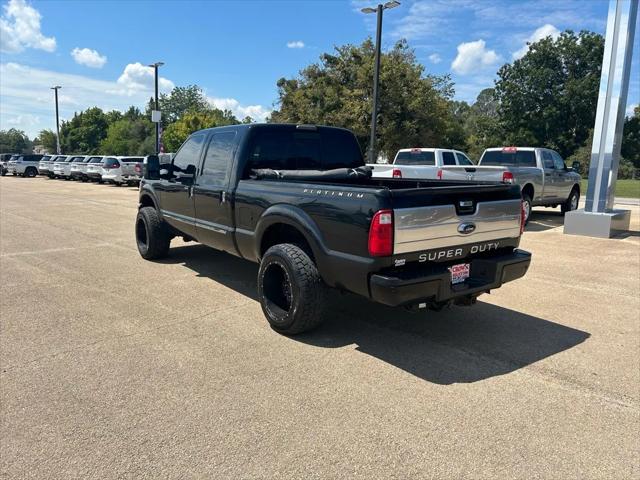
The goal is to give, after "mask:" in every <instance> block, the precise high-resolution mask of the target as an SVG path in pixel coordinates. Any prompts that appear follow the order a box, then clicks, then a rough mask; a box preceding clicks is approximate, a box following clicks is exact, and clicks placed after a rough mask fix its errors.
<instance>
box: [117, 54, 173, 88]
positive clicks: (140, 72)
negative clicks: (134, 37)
mask: <svg viewBox="0 0 640 480" xmlns="http://www.w3.org/2000/svg"><path fill="white" fill-rule="evenodd" d="M173 87H174V84H173V82H172V81H171V80H167V79H166V78H164V77H160V78H159V79H158V88H159V89H160V91H162V92H168V91H170V90H171V89H172V88H173ZM153 91H154V71H153V68H152V67H149V66H146V65H142V64H141V63H139V62H136V63H130V64H128V65H127V66H126V67H124V72H122V75H120V77H119V78H118V81H117V88H116V89H114V90H110V91H109V92H108V93H115V94H124V95H127V96H130V97H131V96H134V95H136V94H139V93H141V92H146V94H147V95H148V94H152V93H153Z"/></svg>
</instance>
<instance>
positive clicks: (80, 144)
mask: <svg viewBox="0 0 640 480" xmlns="http://www.w3.org/2000/svg"><path fill="white" fill-rule="evenodd" d="M107 127H108V122H107V116H106V115H105V113H104V112H103V111H102V110H101V109H100V108H98V107H92V108H88V109H87V110H85V111H83V112H80V113H76V114H74V116H73V118H72V119H71V120H69V121H66V122H62V126H61V127H60V143H61V146H62V151H63V152H64V153H71V154H75V153H79V154H93V153H97V152H98V149H99V148H100V143H101V142H102V140H103V139H104V138H105V137H106V135H107Z"/></svg>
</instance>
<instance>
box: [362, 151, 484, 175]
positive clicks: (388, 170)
mask: <svg viewBox="0 0 640 480" xmlns="http://www.w3.org/2000/svg"><path fill="white" fill-rule="evenodd" d="M369 166H370V167H372V168H373V177H376V178H417V179H437V178H441V177H440V176H439V175H440V172H441V168H442V167H443V166H464V167H467V166H473V162H472V161H471V160H469V157H467V155H466V154H465V153H463V152H461V151H459V150H452V149H448V148H426V147H421V148H402V149H400V150H398V152H397V153H396V156H395V157H394V159H393V162H391V163H389V164H379V163H377V164H373V165H372V164H369Z"/></svg>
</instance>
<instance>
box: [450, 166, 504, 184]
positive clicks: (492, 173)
mask: <svg viewBox="0 0 640 480" xmlns="http://www.w3.org/2000/svg"><path fill="white" fill-rule="evenodd" d="M440 169H441V170H442V180H481V181H488V182H501V181H502V174H503V173H504V172H505V171H506V170H507V168H506V167H493V166H491V167H483V166H480V165H478V166H473V167H472V166H461V165H457V166H453V165H451V166H447V167H441V168H440Z"/></svg>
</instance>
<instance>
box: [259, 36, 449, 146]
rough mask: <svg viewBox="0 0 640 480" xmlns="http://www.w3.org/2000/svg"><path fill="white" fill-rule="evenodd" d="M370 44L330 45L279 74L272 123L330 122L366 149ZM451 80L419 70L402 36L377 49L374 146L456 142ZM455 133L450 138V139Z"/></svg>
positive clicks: (370, 73)
mask: <svg viewBox="0 0 640 480" xmlns="http://www.w3.org/2000/svg"><path fill="white" fill-rule="evenodd" d="M373 58H374V45H373V43H372V41H371V40H370V39H367V40H365V41H364V42H363V43H362V44H361V45H344V46H340V47H336V49H335V54H329V53H325V54H322V55H321V56H320V62H319V63H314V64H311V65H309V66H308V67H306V68H304V69H303V70H302V71H301V72H300V74H299V76H298V77H297V78H292V79H285V78H281V79H280V80H278V82H277V86H278V97H279V99H278V106H279V108H278V109H277V110H275V111H274V112H273V113H272V115H271V119H270V120H271V121H272V122H292V123H315V124H326V125H335V126H341V127H345V128H349V129H350V130H352V131H353V132H354V133H355V134H356V137H357V138H358V140H359V142H360V144H361V146H362V147H363V149H364V148H366V146H367V144H368V139H369V129H370V123H371V97H372V94H373V93H372V91H373V88H372V82H371V79H372V78H373ZM452 95H453V85H452V83H451V81H450V79H449V77H448V76H443V77H437V76H433V75H427V74H425V71H424V67H423V66H422V65H420V64H419V63H418V62H417V60H416V58H415V54H414V52H413V50H411V49H410V48H409V46H408V45H407V43H406V41H404V40H403V41H400V42H398V43H396V44H395V46H394V47H393V49H391V50H390V51H388V52H385V53H383V54H382V57H381V70H380V93H379V109H380V110H379V116H378V139H377V146H378V149H379V151H380V152H381V153H382V154H383V155H386V156H387V157H392V156H393V155H394V154H395V152H396V150H397V149H398V148H401V147H407V146H431V145H437V146H446V145H448V144H450V143H451V142H452V141H454V142H455V141H457V135H458V134H457V132H455V131H454V130H453V129H451V124H450V123H449V119H451V112H450V110H449V105H448V100H449V99H450V98H451V97H452ZM450 137H455V138H450Z"/></svg>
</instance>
